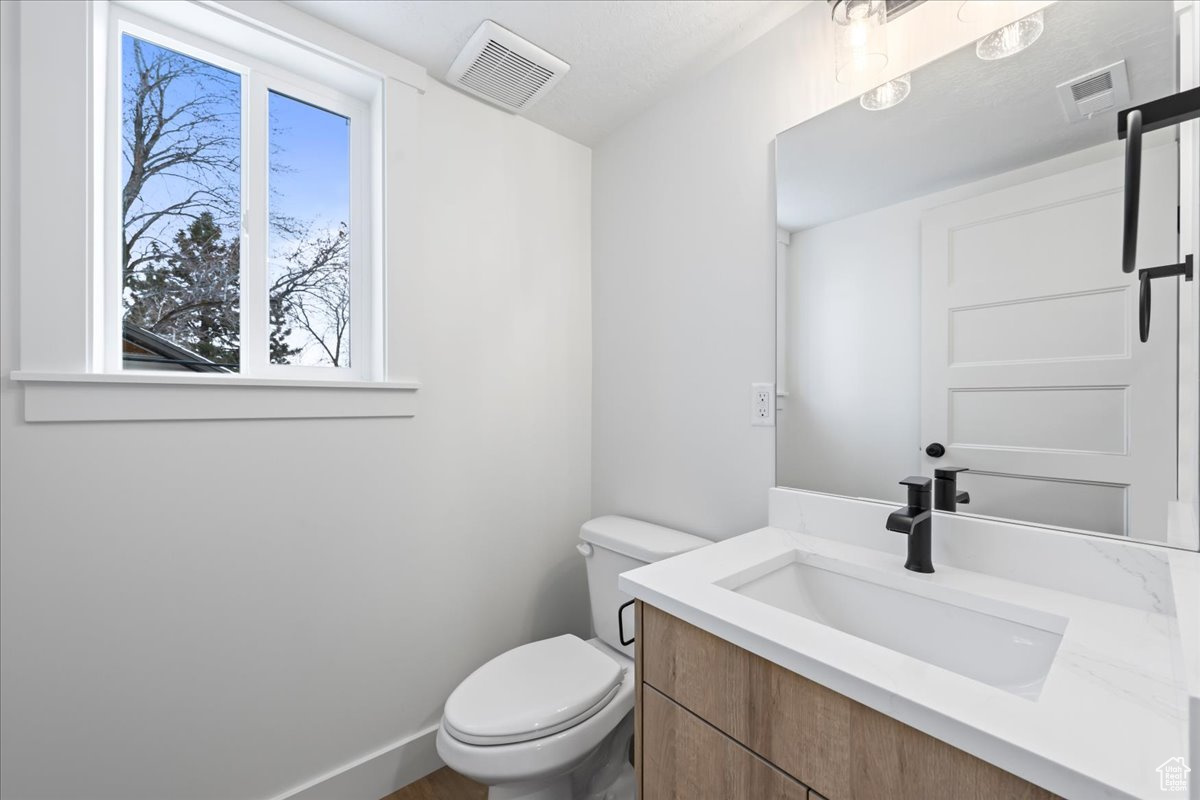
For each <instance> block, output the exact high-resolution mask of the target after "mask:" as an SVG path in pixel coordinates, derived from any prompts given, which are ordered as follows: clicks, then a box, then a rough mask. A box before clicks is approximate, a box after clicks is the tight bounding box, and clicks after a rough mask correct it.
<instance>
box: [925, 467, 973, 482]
mask: <svg viewBox="0 0 1200 800" xmlns="http://www.w3.org/2000/svg"><path fill="white" fill-rule="evenodd" d="M970 469H971V468H970V467H938V468H937V469H935V470H934V471H933V477H935V478H941V479H943V480H954V479H956V478H957V477H958V473H960V472H969V471H970Z"/></svg>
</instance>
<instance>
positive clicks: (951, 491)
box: [933, 467, 971, 511]
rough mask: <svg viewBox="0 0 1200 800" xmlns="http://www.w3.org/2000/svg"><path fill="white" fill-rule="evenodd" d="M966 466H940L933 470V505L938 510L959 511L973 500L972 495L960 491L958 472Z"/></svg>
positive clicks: (964, 470) (964, 469)
mask: <svg viewBox="0 0 1200 800" xmlns="http://www.w3.org/2000/svg"><path fill="white" fill-rule="evenodd" d="M966 471H967V468H966V467H938V468H937V469H935V470H934V471H933V507H934V508H936V509H937V510H938V511H957V510H958V507H959V506H960V505H966V504H967V503H969V502H971V495H969V494H967V493H966V492H960V491H958V473H960V472H966Z"/></svg>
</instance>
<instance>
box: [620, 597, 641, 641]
mask: <svg viewBox="0 0 1200 800" xmlns="http://www.w3.org/2000/svg"><path fill="white" fill-rule="evenodd" d="M636 602H637V601H636V600H630V601H629V602H627V603H621V607H620V608H618V609H617V638H618V639H619V640H620V641H621V645H622V646H624V647H628V646H629V645H631V644H633V642H634V640H635V639H636V638H637V634H634V635H633V636H630V637H629V641H625V609H627V608H629V607H630V606H631V605H633V604H634V603H636Z"/></svg>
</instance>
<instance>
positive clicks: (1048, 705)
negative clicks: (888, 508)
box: [620, 500, 1200, 800]
mask: <svg viewBox="0 0 1200 800" xmlns="http://www.w3.org/2000/svg"><path fill="white" fill-rule="evenodd" d="M820 502H825V501H823V500H822V501H820ZM848 502H853V501H848ZM868 510H869V511H870V513H871V517H870V518H871V519H874V517H875V516H878V513H879V510H878V507H873V508H871V509H868ZM860 511H861V509H860ZM809 513H810V517H812V516H814V515H815V516H817V517H819V516H820V515H821V514H822V513H824V512H821V511H820V510H818V511H816V512H811V511H810V512H809ZM774 516H775V514H773V517H774ZM962 524H967V523H959V522H957V521H944V522H941V523H939V518H935V520H934V537H935V542H936V539H937V537H938V535H939V529H940V530H941V532H942V534H943V535H948V531H949V530H950V529H951V527H952V526H955V525H962ZM798 527H804V526H803V525H800V526H798ZM1043 535H1050V534H1045V533H1043ZM1059 535H1061V534H1059ZM886 536H890V537H895V538H894V539H890V538H881V539H880V541H881V542H884V543H885V544H886V545H887V549H878V548H876V547H870V546H862V544H861V542H859V543H851V542H850V541H845V540H844V539H839V538H835V537H831V535H830V534H829V533H828V532H827V531H826V532H825V535H814V534H812V533H807V532H800V531H798V530H788V529H784V528H781V527H768V528H762V529H760V530H756V531H752V532H750V533H746V534H743V535H741V536H737V537H734V538H732V539H727V540H725V541H721V542H717V543H714V544H713V545H710V546H708V547H704V548H702V549H700V550H696V551H693V552H690V553H686V554H684V555H681V556H677V557H675V558H671V559H668V560H666V561H662V562H659V563H657V564H651V565H648V566H645V567H642V568H639V569H636V570H633V571H630V572H627V573H625V574H623V575H622V576H621V578H620V587H621V589H622V590H623V591H625V592H628V593H629V594H630V595H632V596H634V597H637V598H639V599H641V600H643V601H645V602H646V603H649V604H650V605H653V606H655V607H657V608H659V609H662V610H663V611H665V612H667V613H669V614H672V615H674V616H676V617H678V618H680V619H682V620H684V621H686V622H689V623H691V624H692V625H695V626H697V627H699V628H701V629H703V630H706V631H708V632H709V633H712V634H714V635H716V636H719V637H721V638H723V639H726V640H727V641H729V642H732V643H733V644H736V645H738V646H739V647H742V648H744V649H746V650H749V651H750V652H752V653H755V654H757V655H759V656H761V657H763V658H765V659H768V660H769V661H772V662H774V663H776V664H778V665H780V666H782V667H785V668H787V669H790V670H792V671H794V672H796V673H798V674H800V675H802V676H804V677H806V678H808V679H810V680H813V681H816V682H817V683H819V684H821V685H823V686H826V687H828V688H830V689H832V690H834V691H836V692H839V693H841V694H843V695H846V696H847V697H850V698H852V699H854V700H856V701H858V702H860V703H863V704H864V705H866V706H869V707H871V708H873V709H875V710H877V711H880V712H882V713H884V714H887V715H888V716H891V717H893V718H895V719H897V720H900V721H901V722H903V723H905V724H907V725H911V726H912V727H914V728H917V729H918V730H921V731H923V732H925V733H927V734H929V735H931V736H934V737H936V738H938V739H941V740H943V741H945V742H947V743H949V744H951V745H953V746H955V747H958V748H960V749H962V750H965V751H966V752H968V753H971V754H972V755H975V756H977V757H979V758H982V759H984V760H985V761H988V762H991V763H993V764H995V765H997V766H999V767H1000V768H1002V769H1005V770H1007V771H1009V772H1012V773H1014V774H1016V775H1018V776H1020V777H1022V778H1024V779H1026V780H1028V781H1031V782H1033V783H1035V784H1038V785H1039V786H1043V787H1045V788H1046V789H1049V790H1050V791H1052V792H1055V793H1057V794H1059V795H1062V796H1063V797H1067V798H1078V799H1079V800H1097V799H1098V798H1139V799H1141V798H1158V797H1171V798H1181V797H1187V798H1197V797H1200V792H1197V788H1196V786H1197V784H1200V764H1197V763H1195V760H1194V758H1193V757H1192V756H1194V753H1195V752H1196V749H1195V744H1196V742H1195V741H1194V740H1195V737H1196V736H1197V734H1196V733H1195V732H1194V731H1193V732H1192V733H1191V734H1189V722H1190V724H1191V726H1192V727H1193V729H1194V728H1195V726H1196V722H1197V721H1196V716H1197V712H1196V709H1197V708H1200V706H1198V705H1197V697H1196V695H1197V693H1198V692H1200V678H1198V672H1200V655H1198V654H1197V653H1196V652H1195V650H1196V648H1197V646H1200V642H1198V640H1200V554H1196V553H1185V552H1179V551H1169V550H1167V549H1166V548H1141V549H1135V550H1129V551H1123V550H1121V549H1120V547H1118V546H1117V545H1115V544H1114V545H1109V544H1104V545H1102V546H1099V547H1098V546H1097V545H1096V544H1095V542H1094V541H1091V542H1089V541H1086V540H1088V539H1089V538H1090V537H1078V536H1076V537H1074V539H1075V540H1084V541H1066V542H1065V543H1063V542H1051V543H1052V544H1054V546H1057V547H1059V548H1060V550H1061V552H1059V553H1057V554H1056V557H1058V558H1063V556H1064V555H1066V556H1067V557H1068V558H1069V560H1068V558H1064V559H1063V560H1062V561H1061V562H1060V563H1058V564H1057V565H1055V564H1047V563H1046V561H1045V558H1043V557H1042V556H1043V555H1044V554H1041V553H1039V552H1037V544H1036V543H1037V542H1040V541H1043V540H1039V539H1036V538H1034V539H1030V540H1029V541H1031V542H1034V543H1035V544H1031V545H1030V548H1031V552H1029V553H1028V554H1027V555H1028V556H1029V557H1030V558H1031V559H1039V558H1041V561H1040V562H1039V563H1037V564H1034V565H1032V566H1031V567H1030V569H1031V571H1030V572H1029V575H1031V576H1033V577H1031V578H1030V580H1021V579H1020V577H1021V576H1022V575H1023V573H1021V572H1020V570H1015V573H1014V569H1015V568H1014V569H1009V570H999V572H1000V573H1001V574H992V573H991V572H990V571H987V570H986V568H982V569H981V568H980V566H979V563H978V561H976V562H972V560H971V559H970V558H968V557H965V556H964V557H962V558H959V559H957V560H958V561H959V562H962V563H960V564H958V565H956V564H955V563H954V561H955V559H953V558H950V556H949V555H948V554H947V553H945V552H939V550H938V549H937V548H935V552H934V556H935V560H934V563H935V566H936V568H937V571H936V572H934V573H933V574H931V575H919V574H916V573H911V572H907V571H906V570H904V569H903V566H902V565H903V558H902V556H900V555H898V548H899V549H902V548H903V541H902V539H903V537H900V536H898V535H896V534H886ZM850 538H853V537H850ZM970 540H971V537H970V535H968V534H964V535H963V536H962V537H961V538H959V539H957V540H956V544H955V546H956V547H958V548H960V549H962V548H964V547H966V546H967V545H965V544H963V543H964V542H969V541H970ZM1045 541H1048V542H1050V541H1051V540H1045ZM1022 542H1023V540H1022V539H1021V538H1020V536H1017V537H1015V538H1014V539H1012V540H1011V543H1010V545H1009V546H1010V547H1013V546H1020V545H1021V543H1022ZM1123 546H1127V547H1132V546H1133V545H1123ZM1072 547H1080V548H1084V549H1083V550H1080V551H1079V554H1078V555H1079V557H1078V558H1075V557H1074V556H1072V555H1071V552H1072V551H1071V550H1070V548H1072ZM1063 548H1066V549H1063ZM792 551H794V552H797V553H799V554H800V555H801V556H802V557H806V556H816V557H818V558H820V557H823V558H827V559H836V560H838V561H842V562H848V563H850V564H853V565H857V566H858V567H862V568H866V569H870V570H878V571H887V572H889V574H891V573H895V574H896V576H897V578H896V580H898V581H901V582H903V581H907V580H911V581H920V582H925V583H927V584H933V585H935V586H938V587H943V588H944V589H945V590H947V591H951V592H955V591H957V592H966V593H970V594H971V595H974V596H977V597H979V598H982V599H983V600H984V601H985V602H987V601H990V602H999V603H1006V604H1011V605H1016V606H1021V607H1023V608H1027V609H1032V610H1035V611H1038V612H1043V613H1048V614H1053V615H1058V616H1061V617H1065V618H1066V619H1067V620H1068V623H1067V625H1066V627H1065V630H1064V631H1063V638H1062V641H1061V643H1060V644H1059V648H1058V652H1057V654H1056V656H1055V658H1054V660H1053V663H1052V664H1051V666H1050V670H1049V672H1048V674H1047V676H1046V680H1045V683H1044V685H1043V687H1042V690H1041V693H1040V696H1038V697H1037V699H1036V700H1034V699H1028V698H1026V697H1021V696H1018V695H1016V694H1012V693H1010V692H1008V691H1005V690H1003V689H999V688H995V687H993V686H990V685H987V684H984V683H981V682H978V681H975V680H973V679H971V678H967V677H964V676H962V675H960V674H958V673H955V672H951V671H948V670H946V669H943V668H940V667H937V666H934V665H932V664H929V663H926V662H924V661H920V660H918V659H916V658H912V657H909V656H907V655H904V654H901V653H899V652H897V651H895V650H891V649H888V648H885V647H883V646H880V645H877V644H874V643H872V642H870V641H867V640H865V639H860V638H857V637H855V636H852V635H850V634H848V633H844V632H842V631H840V630H837V629H835V628H833V627H830V626H827V625H824V624H822V623H820V622H817V621H814V620H812V619H808V618H806V617H803V616H800V615H797V614H792V613H789V612H787V611H784V610H781V609H780V608H776V607H775V606H772V605H768V604H766V603H763V602H760V601H758V600H755V599H752V598H750V597H746V596H744V595H742V594H738V593H737V592H734V591H732V590H731V589H727V588H723V587H722V586H720V585H718V584H719V582H721V581H725V582H726V583H728V579H729V577H730V576H731V575H735V574H737V573H739V572H742V571H744V570H752V569H754V568H755V567H756V566H757V565H761V564H762V563H763V562H765V561H768V560H771V559H778V558H780V557H784V556H786V554H787V553H789V552H792ZM1100 551H1103V553H1102V557H1095V554H1096V553H1097V552H1100ZM1114 553H1115V554H1116V555H1115V556H1114V555H1113V554H1114ZM1089 554H1090V555H1091V556H1093V557H1091V558H1089V557H1088V556H1089ZM939 556H941V557H942V563H939V560H938V559H939ZM997 560H999V559H997ZM1072 561H1074V562H1075V563H1071V562H1072ZM947 562H949V563H947ZM1093 563H1096V564H1102V565H1104V566H1103V567H1097V569H1098V570H1100V571H1099V572H1097V574H1096V576H1095V578H1096V580H1094V581H1091V582H1089V580H1088V576H1087V575H1084V576H1082V577H1081V576H1080V574H1079V570H1085V571H1086V570H1088V569H1090V568H1091V566H1090V565H1091V564H1093ZM962 564H971V567H972V568H966V567H965V566H963V565H962ZM1142 564H1149V565H1151V566H1150V568H1148V569H1147V571H1146V573H1145V575H1141V576H1139V574H1138V573H1139V570H1141V569H1142V566H1141V565H1142ZM1159 566H1161V567H1162V568H1161V569H1160V568H1159ZM1104 568H1107V569H1109V570H1111V571H1113V574H1114V575H1117V574H1119V575H1122V576H1124V577H1125V578H1126V579H1127V580H1126V581H1125V582H1124V584H1122V586H1118V587H1116V588H1114V590H1113V594H1112V595H1111V596H1110V595H1108V594H1106V588H1105V586H1104V585H1103V584H1104V574H1103V569H1104ZM1054 569H1059V570H1064V571H1067V572H1063V573H1062V574H1064V575H1066V574H1068V573H1069V574H1070V575H1071V578H1070V579H1069V580H1067V579H1064V581H1063V584H1064V585H1066V586H1067V587H1069V589H1070V590H1068V589H1063V588H1060V587H1058V586H1056V585H1055V580H1054ZM1039 570H1040V572H1038V571H1039ZM1035 573H1036V575H1035ZM1014 575H1015V577H1014ZM1031 581H1032V582H1031ZM1112 583H1113V584H1114V585H1115V584H1118V583H1121V582H1120V581H1118V580H1116V579H1114V580H1113V581H1112ZM1039 584H1040V585H1039ZM1166 584H1170V585H1166ZM894 585H902V583H901V584H894ZM1080 587H1087V588H1086V590H1081V589H1080ZM1143 587H1144V590H1143ZM1122 592H1124V594H1123V593H1122ZM1139 593H1141V594H1144V597H1145V602H1142V601H1141V600H1140V599H1138V598H1139ZM1176 603H1180V604H1184V605H1185V606H1186V605H1187V604H1189V603H1195V604H1196V607H1185V608H1184V609H1180V610H1181V612H1182V613H1176V607H1175V606H1176ZM1189 705H1190V706H1191V709H1192V710H1191V712H1189ZM1189 718H1190V720H1189ZM1190 737H1191V739H1192V740H1191V741H1189V738H1190ZM1177 757H1185V758H1186V759H1187V763H1188V765H1189V766H1191V767H1192V768H1193V769H1195V770H1196V772H1193V773H1192V777H1193V780H1192V789H1191V792H1187V793H1180V792H1177V791H1163V790H1161V789H1160V785H1159V773H1158V772H1157V770H1156V768H1157V767H1158V766H1159V765H1160V764H1162V763H1163V762H1166V761H1167V760H1168V759H1172V758H1177Z"/></svg>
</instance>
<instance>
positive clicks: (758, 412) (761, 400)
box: [750, 383, 775, 428]
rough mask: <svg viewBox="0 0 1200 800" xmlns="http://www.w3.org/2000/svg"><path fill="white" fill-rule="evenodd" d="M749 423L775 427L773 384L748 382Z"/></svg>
mask: <svg viewBox="0 0 1200 800" xmlns="http://www.w3.org/2000/svg"><path fill="white" fill-rule="evenodd" d="M750 424H751V425H756V426H760V427H764V428H773V427H775V384H773V383H752V384H750Z"/></svg>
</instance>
